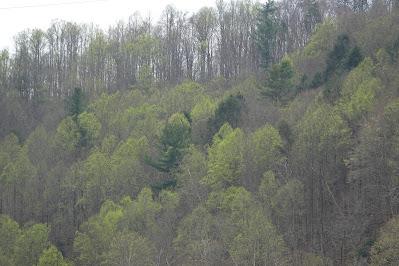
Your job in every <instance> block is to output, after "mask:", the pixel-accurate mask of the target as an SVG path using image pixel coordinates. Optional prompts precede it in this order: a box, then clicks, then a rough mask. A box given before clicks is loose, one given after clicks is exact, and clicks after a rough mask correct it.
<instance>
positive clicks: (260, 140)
mask: <svg viewBox="0 0 399 266" xmlns="http://www.w3.org/2000/svg"><path fill="white" fill-rule="evenodd" d="M251 142H252V145H251V150H252V153H253V155H254V161H255V163H256V169H260V170H261V171H262V172H264V171H267V170H273V169H275V168H276V166H278V164H279V163H280V162H281V161H282V159H283V156H282V154H281V152H282V149H283V141H282V139H281V137H280V134H279V132H278V130H277V129H275V128H274V127H273V126H271V125H266V126H264V127H263V128H260V129H258V130H257V131H255V132H254V133H253V134H252V137H251Z"/></svg>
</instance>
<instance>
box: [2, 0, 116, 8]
mask: <svg viewBox="0 0 399 266" xmlns="http://www.w3.org/2000/svg"><path fill="white" fill-rule="evenodd" d="M106 1H109V0H84V1H69V2H60V3H48V4H38V5H24V6H9V7H0V10H13V9H26V8H38V7H53V6H66V5H79V4H89V3H96V2H106Z"/></svg>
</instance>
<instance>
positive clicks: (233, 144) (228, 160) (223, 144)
mask: <svg viewBox="0 0 399 266" xmlns="http://www.w3.org/2000/svg"><path fill="white" fill-rule="evenodd" d="M228 127H229V126H228V124H226V125H224V126H223V127H222V128H221V129H220V131H219V133H218V134H217V135H216V136H215V139H214V143H213V145H212V146H211V147H210V148H209V149H208V154H209V157H208V174H207V175H206V176H205V177H204V178H203V182H204V183H205V184H207V185H209V186H211V187H212V188H222V187H228V186H231V185H237V184H238V182H239V180H240V177H241V173H242V170H243V163H244V148H245V144H244V133H243V132H242V130H241V129H239V128H237V129H235V130H232V129H231V127H230V130H229V131H231V132H228V133H227V134H225V133H224V131H226V130H227V128H228ZM218 136H220V137H218Z"/></svg>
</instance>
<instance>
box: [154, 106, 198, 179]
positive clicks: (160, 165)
mask: <svg viewBox="0 0 399 266" xmlns="http://www.w3.org/2000/svg"><path fill="white" fill-rule="evenodd" d="M190 141H191V125H190V122H189V121H188V120H187V118H186V116H185V115H183V114H181V113H176V114H174V115H172V116H171V117H170V118H169V120H168V122H167V123H166V125H165V127H164V128H163V130H162V133H161V137H160V145H161V147H160V158H159V161H158V162H155V163H151V162H150V164H151V165H153V166H154V167H156V168H157V169H158V170H160V171H162V172H170V171H171V170H172V169H174V168H176V167H177V166H178V164H179V162H180V161H181V159H182V158H183V155H184V152H185V150H186V149H187V148H188V146H189V144H190Z"/></svg>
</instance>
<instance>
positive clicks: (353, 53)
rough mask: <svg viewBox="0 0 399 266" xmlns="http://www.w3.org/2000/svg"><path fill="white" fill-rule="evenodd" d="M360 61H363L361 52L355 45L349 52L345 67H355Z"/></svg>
mask: <svg viewBox="0 0 399 266" xmlns="http://www.w3.org/2000/svg"><path fill="white" fill-rule="evenodd" d="M362 61H363V55H362V52H361V51H360V48H359V47H357V46H355V47H353V48H352V49H351V50H350V52H349V55H348V58H347V60H346V68H347V69H352V68H355V67H357V66H358V65H359V64H360V62H362Z"/></svg>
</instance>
